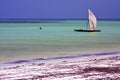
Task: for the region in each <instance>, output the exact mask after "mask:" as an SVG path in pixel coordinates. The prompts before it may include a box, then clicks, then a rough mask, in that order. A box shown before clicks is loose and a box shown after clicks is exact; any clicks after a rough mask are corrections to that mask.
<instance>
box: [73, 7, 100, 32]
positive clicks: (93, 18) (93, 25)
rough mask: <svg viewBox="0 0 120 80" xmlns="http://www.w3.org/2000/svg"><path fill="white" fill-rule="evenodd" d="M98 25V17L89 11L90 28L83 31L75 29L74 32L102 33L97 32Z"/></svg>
mask: <svg viewBox="0 0 120 80" xmlns="http://www.w3.org/2000/svg"><path fill="white" fill-rule="evenodd" d="M96 25H97V19H96V16H95V15H94V14H93V12H92V11H91V10H90V9H88V26H87V27H86V30H83V29H74V31H77V32H101V30H96V29H95V28H96Z"/></svg>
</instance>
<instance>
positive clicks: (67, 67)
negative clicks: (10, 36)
mask: <svg viewBox="0 0 120 80" xmlns="http://www.w3.org/2000/svg"><path fill="white" fill-rule="evenodd" d="M0 79H2V80H7V79H11V80H12V79H24V80H28V79H29V80H33V79H34V80H38V79H45V80H57V79H62V80H86V79H87V80H91V79H92V80H100V79H101V80H102V79H104V80H108V79H111V80H119V79H120V51H116V52H108V53H99V54H89V55H88V54H87V55H86V54H84V55H74V56H73V55H72V56H64V57H53V58H39V59H31V60H23V61H16V62H11V63H4V64H3V66H1V65H0Z"/></svg>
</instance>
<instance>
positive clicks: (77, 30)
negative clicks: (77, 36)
mask: <svg viewBox="0 0 120 80" xmlns="http://www.w3.org/2000/svg"><path fill="white" fill-rule="evenodd" d="M74 31H76V32H101V30H82V29H74Z"/></svg>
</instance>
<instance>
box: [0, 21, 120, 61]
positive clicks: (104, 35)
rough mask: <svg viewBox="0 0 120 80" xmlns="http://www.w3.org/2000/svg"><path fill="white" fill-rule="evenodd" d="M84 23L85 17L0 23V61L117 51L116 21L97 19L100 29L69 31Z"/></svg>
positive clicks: (118, 23)
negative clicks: (90, 31)
mask: <svg viewBox="0 0 120 80" xmlns="http://www.w3.org/2000/svg"><path fill="white" fill-rule="evenodd" d="M86 26H87V21H85V20H60V21H58V20H57V21H53V22H51V21H50V22H49V21H48V22H40V23H0V59H1V60H0V61H8V60H17V59H31V58H39V57H51V56H59V55H71V54H84V53H85V54H91V53H100V52H111V51H119V49H120V31H119V30H120V21H98V25H97V29H100V30H101V32H95V33H84V32H74V31H73V30H74V29H86ZM40 27H42V29H41V30H40Z"/></svg>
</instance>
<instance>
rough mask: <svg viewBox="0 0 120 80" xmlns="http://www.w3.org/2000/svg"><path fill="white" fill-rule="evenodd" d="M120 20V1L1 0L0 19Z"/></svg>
mask: <svg viewBox="0 0 120 80" xmlns="http://www.w3.org/2000/svg"><path fill="white" fill-rule="evenodd" d="M88 9H91V11H92V12H93V13H94V14H95V15H96V16H97V18H98V19H120V0H0V19H4V18H10V19H18V18H19V19H26V18H27V19H86V18H87V16H88V14H87V12H88V11H87V10H88Z"/></svg>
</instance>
